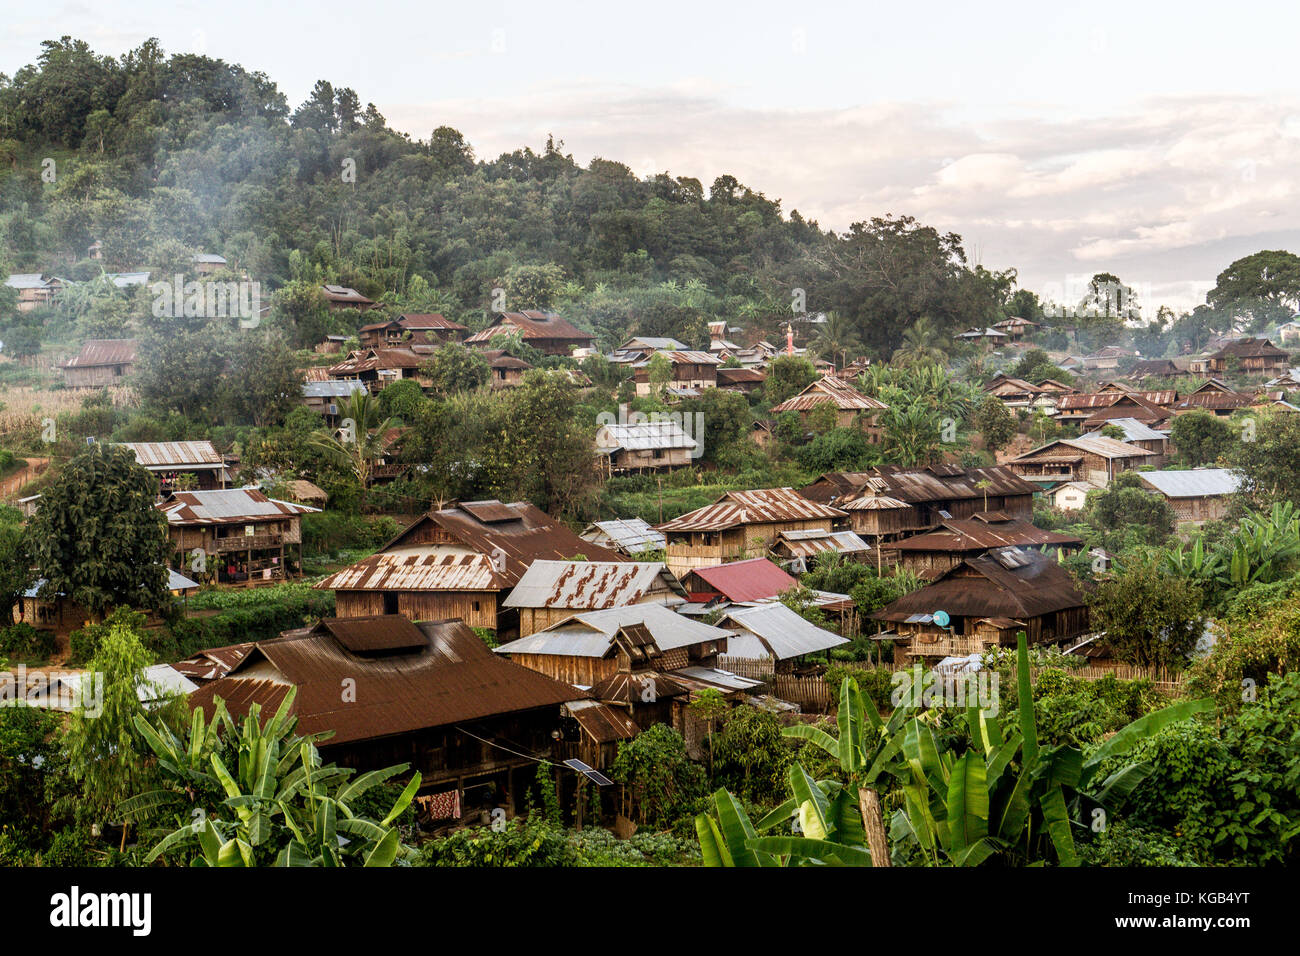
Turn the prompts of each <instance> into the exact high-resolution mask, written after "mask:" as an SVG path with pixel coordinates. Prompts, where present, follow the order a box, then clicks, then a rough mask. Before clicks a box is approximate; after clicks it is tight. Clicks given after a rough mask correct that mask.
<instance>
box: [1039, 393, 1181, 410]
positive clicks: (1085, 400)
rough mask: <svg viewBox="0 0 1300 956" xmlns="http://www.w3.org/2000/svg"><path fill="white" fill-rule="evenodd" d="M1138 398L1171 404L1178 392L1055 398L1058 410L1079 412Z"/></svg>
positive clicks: (1093, 394)
mask: <svg viewBox="0 0 1300 956" xmlns="http://www.w3.org/2000/svg"><path fill="white" fill-rule="evenodd" d="M1133 398H1138V399H1141V400H1142V401H1143V402H1147V403H1149V404H1151V405H1172V404H1173V403H1174V402H1175V401H1177V399H1178V392H1177V391H1175V390H1174V389H1172V388H1167V389H1161V390H1159V391H1154V392H1134V391H1127V390H1125V391H1114V392H1078V393H1075V394H1073V395H1062V396H1061V397H1060V398H1058V399H1057V400H1056V410H1057V411H1058V412H1066V413H1069V412H1080V411H1087V410H1090V409H1096V408H1109V407H1110V406H1111V405H1114V404H1115V403H1116V402H1118V401H1120V400H1121V399H1133Z"/></svg>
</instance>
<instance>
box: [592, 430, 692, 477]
mask: <svg viewBox="0 0 1300 956" xmlns="http://www.w3.org/2000/svg"><path fill="white" fill-rule="evenodd" d="M697 448H698V446H697V445H696V442H695V439H694V438H692V437H691V436H690V435H688V434H686V432H684V431H682V426H681V425H679V424H678V423H677V422H674V421H649V422H634V423H628V424H609V425H601V426H600V427H599V428H598V429H597V430H596V460H597V461H598V462H599V463H600V466H601V470H602V471H604V472H606V473H607V474H624V473H627V472H633V471H638V472H645V471H667V470H670V469H672V468H682V467H685V466H687V465H689V464H690V463H691V462H692V461H693V460H694V458H695V456H696V454H697V452H696V449H697Z"/></svg>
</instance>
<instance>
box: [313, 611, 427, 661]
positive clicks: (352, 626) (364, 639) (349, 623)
mask: <svg viewBox="0 0 1300 956" xmlns="http://www.w3.org/2000/svg"><path fill="white" fill-rule="evenodd" d="M320 627H321V628H323V629H324V630H326V631H328V632H329V633H330V634H331V635H333V636H334V638H335V639H336V640H337V641H338V642H339V643H340V644H342V645H343V646H344V647H346V648H347V649H348V650H349V651H351V652H352V653H354V654H367V653H375V652H379V651H397V650H403V651H409V650H414V649H415V648H419V647H424V645H425V644H427V643H428V637H427V636H426V635H425V634H424V632H423V631H421V630H420V629H419V628H418V627H416V626H415V625H414V624H412V623H411V622H410V621H409V620H407V619H406V618H404V617H401V616H400V615H391V614H375V615H367V616H365V617H350V618H326V619H325V620H323V621H321V622H320Z"/></svg>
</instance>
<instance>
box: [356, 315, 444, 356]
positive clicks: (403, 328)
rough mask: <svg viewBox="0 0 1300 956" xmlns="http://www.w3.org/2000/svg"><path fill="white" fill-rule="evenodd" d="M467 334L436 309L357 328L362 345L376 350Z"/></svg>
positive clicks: (440, 342) (427, 342)
mask: <svg viewBox="0 0 1300 956" xmlns="http://www.w3.org/2000/svg"><path fill="white" fill-rule="evenodd" d="M468 334H469V329H467V328H466V327H465V326H463V325H461V324H460V323H459V322H453V321H452V320H451V319H448V318H444V317H443V316H442V315H440V314H438V313H437V312H421V313H415V312H410V313H403V314H401V315H399V316H397V317H396V318H394V319H389V320H388V321H387V322H372V323H370V324H369V325H363V326H361V328H360V329H358V330H357V338H358V340H359V341H360V342H361V347H362V348H376V349H378V348H394V347H396V346H402V345H408V344H418V345H443V344H445V343H447V342H457V341H460V340H461V339H462V338H464V337H465V336H466V335H468Z"/></svg>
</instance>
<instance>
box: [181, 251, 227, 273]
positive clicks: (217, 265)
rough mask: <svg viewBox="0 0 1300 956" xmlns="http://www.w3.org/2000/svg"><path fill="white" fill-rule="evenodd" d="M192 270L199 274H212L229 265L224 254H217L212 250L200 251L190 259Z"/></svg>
mask: <svg viewBox="0 0 1300 956" xmlns="http://www.w3.org/2000/svg"><path fill="white" fill-rule="evenodd" d="M190 261H191V262H192V263H193V265H194V271H195V272H196V273H198V274H199V275H201V276H208V275H212V274H213V273H214V272H220V271H221V270H222V269H224V268H226V266H227V265H229V263H228V262H226V257H225V256H219V255H217V254H216V253H212V252H200V253H199V254H198V255H196V256H195V257H194V258H193V259H192V260H190Z"/></svg>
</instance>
